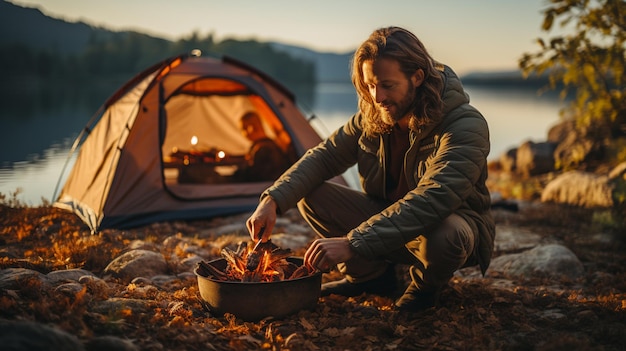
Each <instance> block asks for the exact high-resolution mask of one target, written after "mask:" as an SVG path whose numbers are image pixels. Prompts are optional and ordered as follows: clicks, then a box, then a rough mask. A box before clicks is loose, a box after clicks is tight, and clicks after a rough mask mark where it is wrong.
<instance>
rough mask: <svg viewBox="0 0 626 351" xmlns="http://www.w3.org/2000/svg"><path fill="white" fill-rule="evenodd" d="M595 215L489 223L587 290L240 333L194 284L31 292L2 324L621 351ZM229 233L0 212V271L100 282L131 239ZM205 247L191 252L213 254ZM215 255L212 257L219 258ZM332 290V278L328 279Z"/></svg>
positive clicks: (322, 345) (359, 311)
mask: <svg viewBox="0 0 626 351" xmlns="http://www.w3.org/2000/svg"><path fill="white" fill-rule="evenodd" d="M591 215H592V213H591V212H590V211H586V210H581V209H571V208H560V207H557V208H553V209H552V210H542V211H535V212H527V213H512V212H509V211H502V210H499V211H496V221H497V223H499V224H504V223H506V224H507V225H512V226H516V227H519V228H530V229H532V230H533V232H535V233H538V234H541V235H545V236H549V237H552V238H558V239H560V240H561V241H562V242H564V243H565V245H566V246H567V247H569V248H570V249H571V250H572V251H573V252H574V253H575V254H576V255H577V256H578V258H579V259H580V260H581V261H582V262H583V264H584V267H585V270H586V272H585V277H584V278H583V279H581V280H579V281H566V280H563V281H554V280H550V279H547V278H545V277H532V278H528V279H515V280H513V286H507V287H503V288H498V287H497V285H496V284H493V283H494V281H495V280H497V279H498V278H499V277H489V278H482V279H464V278H461V277H456V278H454V279H453V281H451V282H450V286H449V288H447V289H446V290H444V291H443V293H442V301H441V305H440V306H439V307H438V308H435V309H430V310H427V311H424V312H420V313H416V314H412V315H406V314H399V313H398V312H395V311H392V310H391V305H392V303H393V300H392V299H388V298H381V297H377V296H374V295H363V296H360V297H357V298H342V297H336V296H333V297H326V298H320V300H319V302H318V305H317V308H316V309H315V310H314V311H302V312H300V313H298V314H296V315H293V316H290V317H287V318H284V319H280V320H272V319H268V320H264V321H261V322H258V323H250V322H243V321H241V320H238V319H236V318H234V317H233V316H228V315H227V316H224V317H213V316H211V315H209V314H208V313H207V312H206V310H205V309H204V308H203V305H202V303H201V299H200V297H199V293H198V288H197V282H196V281H195V280H193V279H187V280H183V281H181V282H180V283H178V284H177V285H175V286H172V287H171V288H170V289H166V290H158V291H152V292H151V293H150V294H144V295H145V296H143V297H142V296H140V295H139V293H138V292H137V291H138V290H139V289H138V287H137V286H133V285H130V284H109V286H112V287H113V288H109V289H108V291H97V290H94V289H91V290H89V292H88V293H85V291H81V292H79V293H77V294H75V295H74V296H68V295H67V293H63V292H59V291H56V290H54V289H45V288H44V287H41V286H37V283H36V282H35V281H31V282H30V283H27V284H23V285H22V286H21V287H20V288H19V289H18V290H17V291H8V290H0V318H4V319H9V320H18V319H21V320H30V321H37V322H39V323H45V324H48V325H55V326H57V327H59V328H61V329H63V330H65V331H67V332H69V333H71V334H73V335H76V336H77V337H79V338H80V339H81V340H83V341H87V340H89V339H90V338H93V337H95V336H101V335H114V336H117V337H120V338H124V339H130V340H132V341H133V343H134V344H135V345H136V346H137V347H138V348H139V349H141V350H173V349H176V350H250V349H268V350H623V349H624V341H623V338H624V334H625V333H626V268H625V266H626V265H625V264H626V254H625V251H624V248H625V246H626V245H625V244H624V242H623V241H621V239H616V240H609V241H606V242H605V241H602V240H592V237H593V235H594V234H597V233H598V230H599V229H594V227H592V226H590V225H589V224H588V223H590V218H591V217H590V216H591ZM290 216H291V217H292V218H291V219H292V220H293V221H299V220H301V219H300V218H299V217H298V215H297V214H290ZM227 221H228V219H227V218H217V219H213V220H207V221H194V222H171V223H157V224H153V225H150V226H146V227H142V228H136V229H132V230H106V231H103V232H102V233H99V234H97V235H92V234H91V233H90V232H89V230H88V229H87V228H86V227H85V225H84V224H82V222H80V220H79V219H78V218H77V217H76V216H74V215H73V214H70V213H68V212H65V211H62V210H59V209H55V208H52V207H49V206H41V207H22V206H17V207H10V206H8V205H6V204H5V205H0V268H9V267H21V268H29V269H33V270H37V271H40V272H42V273H48V272H50V271H53V270H60V269H69V268H83V269H85V270H89V271H91V272H93V273H95V274H96V275H98V274H99V273H101V272H102V270H103V269H104V268H105V266H106V265H107V264H108V263H109V262H110V261H111V260H112V259H113V258H115V257H117V256H118V255H119V254H120V252H122V251H123V250H124V249H125V248H126V247H127V246H128V245H129V243H131V242H132V241H133V240H135V239H141V240H146V241H150V242H155V243H159V242H163V240H164V239H165V238H166V237H169V236H172V235H174V234H178V235H181V236H186V237H191V238H194V237H195V238H198V233H199V232H201V231H206V228H210V227H214V226H218V225H224V224H225V223H226V222H227ZM619 236H620V235H619V233H618V234H617V237H619ZM621 237H622V238H623V237H624V236H623V235H622V236H621ZM206 240H210V239H202V240H200V239H197V243H198V244H199V245H201V246H202V245H206V247H209V245H207V243H206ZM164 254H165V255H166V257H167V255H173V254H180V253H175V252H169V253H168V252H164ZM213 254H214V255H215V257H219V252H217V251H216V252H214V253H213ZM296 254H302V252H299V253H296ZM401 268H402V267H398V274H399V275H400V276H401V277H403V270H402V269H401ZM334 278H336V275H333V274H330V275H327V276H325V278H324V279H325V280H328V279H334ZM112 297H133V298H144V299H149V300H150V306H151V308H150V309H149V311H148V312H147V313H132V311H128V310H122V311H118V312H116V313H109V314H98V313H95V312H94V311H92V310H91V306H92V305H93V303H94V301H98V300H103V299H106V298H112Z"/></svg>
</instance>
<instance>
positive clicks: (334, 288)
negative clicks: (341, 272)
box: [321, 264, 398, 296]
mask: <svg viewBox="0 0 626 351" xmlns="http://www.w3.org/2000/svg"><path fill="white" fill-rule="evenodd" d="M397 287H398V278H397V277H396V271H395V266H394V265H392V264H390V265H389V267H387V269H386V270H385V272H384V273H383V274H382V275H381V276H379V277H376V278H374V279H372V280H368V281H365V282H359V283H351V282H349V281H348V280H347V279H346V278H344V279H341V280H337V281H334V282H329V283H326V284H322V292H321V295H322V296H328V295H330V294H336V295H342V296H359V295H361V294H363V293H367V294H375V295H380V296H392V295H393V294H394V293H395V291H396V289H397Z"/></svg>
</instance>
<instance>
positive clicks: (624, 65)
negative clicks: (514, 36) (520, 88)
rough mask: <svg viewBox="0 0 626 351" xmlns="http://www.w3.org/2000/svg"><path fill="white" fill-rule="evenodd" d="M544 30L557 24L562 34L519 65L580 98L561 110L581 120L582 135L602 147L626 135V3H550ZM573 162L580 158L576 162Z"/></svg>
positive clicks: (553, 0)
mask: <svg viewBox="0 0 626 351" xmlns="http://www.w3.org/2000/svg"><path fill="white" fill-rule="evenodd" d="M548 3H549V6H548V7H547V8H546V9H544V16H545V17H544V21H543V25H542V29H543V30H544V31H546V32H549V31H551V30H552V29H553V27H554V26H555V22H558V23H559V25H560V27H561V32H562V33H563V34H561V35H557V36H554V37H552V38H551V39H550V40H548V41H544V40H543V39H541V38H540V39H538V43H539V45H540V47H541V49H540V51H539V52H537V53H526V54H524V55H523V57H522V58H521V59H520V61H519V64H520V67H521V68H522V69H523V71H524V73H525V75H527V76H528V75H530V74H531V73H538V74H543V73H547V74H548V75H549V81H550V88H551V89H555V88H556V87H557V86H559V85H562V86H563V90H562V91H561V96H562V97H565V96H566V95H567V94H569V93H571V92H572V91H573V93H574V97H575V99H573V100H572V101H571V103H570V104H569V105H568V106H567V107H566V108H564V109H563V111H561V113H562V115H563V116H571V117H573V118H574V119H575V121H576V129H577V131H578V132H579V134H580V135H581V136H583V137H585V138H589V139H591V140H593V141H594V142H597V143H598V144H601V145H607V144H610V143H611V141H612V139H613V138H615V137H616V136H619V135H620V134H623V133H624V132H625V131H626V88H625V84H624V83H625V80H626V75H625V73H626V54H625V53H626V47H625V43H626V2H624V1H623V0H549V1H548ZM571 161H572V162H574V163H577V162H580V160H571Z"/></svg>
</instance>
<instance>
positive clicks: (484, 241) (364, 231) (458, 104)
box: [263, 67, 495, 274]
mask: <svg viewBox="0 0 626 351" xmlns="http://www.w3.org/2000/svg"><path fill="white" fill-rule="evenodd" d="M441 74H442V77H443V79H444V93H443V101H444V118H443V119H442V120H441V122H440V123H438V124H433V125H428V126H425V127H424V128H423V129H422V130H419V131H412V132H411V133H410V146H409V150H408V151H407V153H406V155H405V165H406V167H405V170H407V171H406V172H407V173H406V174H405V176H406V178H407V183H408V186H409V189H412V190H410V191H409V192H408V193H407V194H406V195H405V196H404V198H402V199H400V200H399V201H397V202H395V203H393V204H392V205H391V206H389V207H388V208H386V209H385V210H384V211H382V212H381V213H379V214H376V215H374V216H372V217H371V218H369V219H368V220H366V221H364V222H363V223H362V224H361V225H359V226H358V227H357V228H354V229H353V230H352V231H350V232H349V233H347V236H348V238H349V240H350V244H351V245H352V247H353V248H354V250H355V251H356V252H357V253H358V254H359V255H361V256H363V257H365V258H372V259H373V258H375V257H379V256H381V255H384V254H386V253H389V252H392V251H394V250H397V249H399V248H401V247H402V246H404V245H405V244H406V243H407V242H409V241H411V240H413V239H415V238H416V237H417V236H418V235H420V234H421V233H425V232H428V230H429V229H432V228H434V227H435V226H437V225H438V224H439V223H441V222H442V220H443V219H445V218H446V217H448V216H449V215H451V214H452V213H456V214H458V215H460V216H461V217H463V218H464V219H465V220H466V221H467V222H468V223H469V225H470V226H471V227H472V229H473V230H474V232H475V233H478V243H477V245H476V249H475V252H474V255H473V259H472V262H473V263H479V264H480V267H481V270H482V272H483V274H484V273H485V271H486V270H487V267H488V266H489V262H490V259H491V255H492V252H493V245H494V237H495V224H494V220H493V218H492V216H491V212H490V196H489V191H488V189H487V187H486V185H485V181H486V179H487V155H488V154H489V148H490V144H489V129H488V126H487V122H486V121H485V119H484V117H483V116H482V115H481V114H480V112H478V111H477V110H476V109H475V108H474V107H472V106H471V105H470V104H469V98H468V96H467V94H465V92H464V90H463V87H462V85H461V82H460V80H459V78H458V77H457V76H456V74H455V73H454V72H453V71H452V70H451V69H450V68H449V67H445V68H444V70H443V72H442V73H441ZM363 123H364V118H363V116H362V115H361V114H360V113H357V114H356V115H354V116H353V117H352V118H351V119H350V120H349V121H348V122H347V123H346V124H345V125H344V126H343V127H341V128H339V129H338V130H337V131H335V132H334V133H333V134H332V135H331V136H330V137H329V138H327V139H326V140H324V141H323V142H321V143H320V144H319V145H317V146H316V147H314V148H312V149H310V150H309V151H307V153H306V154H305V155H304V156H303V157H302V158H301V159H300V160H299V161H298V162H296V164H294V165H293V166H292V167H291V168H290V169H289V170H288V171H287V172H286V173H285V174H283V175H282V176H281V177H280V178H279V179H278V180H277V181H276V182H275V183H274V184H273V185H272V186H271V187H270V188H268V189H267V190H266V191H265V192H264V194H263V196H267V195H269V196H271V197H272V198H273V199H274V200H275V201H276V203H277V205H278V209H279V212H281V213H284V212H285V211H286V210H287V209H289V208H292V207H294V206H295V205H296V203H297V202H298V201H299V200H300V199H301V198H303V197H304V196H305V195H306V194H307V193H308V192H309V191H310V190H311V189H314V188H315V187H317V186H318V185H320V184H321V183H323V182H324V181H326V180H328V179H330V178H332V177H334V176H336V175H339V174H342V173H343V172H344V171H346V170H347V169H348V168H350V167H351V166H353V165H354V164H355V163H356V164H358V172H359V177H360V182H361V186H362V188H363V190H364V191H365V192H366V193H367V194H369V195H370V196H374V197H377V198H381V199H384V198H385V164H386V163H385V155H386V153H385V147H386V145H387V141H388V135H382V136H376V137H371V136H368V135H366V134H364V133H363V128H362V125H363ZM409 172H410V174H409Z"/></svg>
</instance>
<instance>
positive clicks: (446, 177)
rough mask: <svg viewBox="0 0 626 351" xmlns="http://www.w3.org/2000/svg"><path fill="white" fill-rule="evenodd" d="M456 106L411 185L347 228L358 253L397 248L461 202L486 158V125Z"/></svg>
mask: <svg viewBox="0 0 626 351" xmlns="http://www.w3.org/2000/svg"><path fill="white" fill-rule="evenodd" d="M466 106H467V105H466ZM463 109H464V108H463V107H461V110H463ZM457 112H458V111H457ZM461 112H462V113H463V115H462V116H461V117H459V118H458V119H456V120H455V121H454V122H452V123H451V124H450V125H448V126H447V127H446V128H445V129H444V131H443V132H442V133H441V134H440V137H439V139H438V140H437V141H436V146H435V147H436V151H435V152H434V153H433V154H432V155H431V156H430V157H429V158H428V159H427V160H426V161H425V162H424V164H423V165H422V167H424V170H423V175H422V176H421V178H420V179H419V181H418V183H417V186H416V187H415V189H413V190H411V191H409V192H408V193H407V194H406V195H405V196H404V197H403V198H402V199H400V200H398V201H397V202H395V203H393V204H391V205H390V206H389V207H388V208H386V209H385V210H383V211H382V212H381V213H380V214H377V215H375V216H373V217H371V218H370V219H368V220H367V221H365V222H363V223H362V224H361V225H360V226H358V227H357V228H355V229H353V230H352V231H351V232H350V233H349V234H348V238H349V240H350V243H351V245H352V246H353V247H354V249H355V250H356V251H357V252H358V253H359V254H360V255H361V256H363V257H365V258H375V257H377V256H380V255H383V254H386V253H390V252H392V251H394V250H397V249H399V248H401V247H403V246H404V245H405V244H406V243H407V242H409V241H410V240H413V239H414V238H416V237H417V236H419V235H421V234H426V233H427V232H428V231H429V230H431V229H432V228H434V227H435V226H437V225H438V224H439V223H441V222H442V221H443V220H444V219H445V218H446V217H448V216H449V215H451V214H452V213H454V212H455V211H457V210H458V209H459V208H460V207H462V206H466V201H467V199H468V197H470V196H472V194H474V192H475V184H477V183H478V182H479V179H480V178H481V174H482V171H483V167H484V166H485V164H486V162H487V161H486V160H487V155H488V154H489V131H488V127H487V123H486V121H485V120H484V118H483V117H482V116H481V115H480V114H479V113H478V112H477V111H475V110H473V111H472V110H471V107H470V108H469V109H467V110H466V111H465V112H463V111H461Z"/></svg>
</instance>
